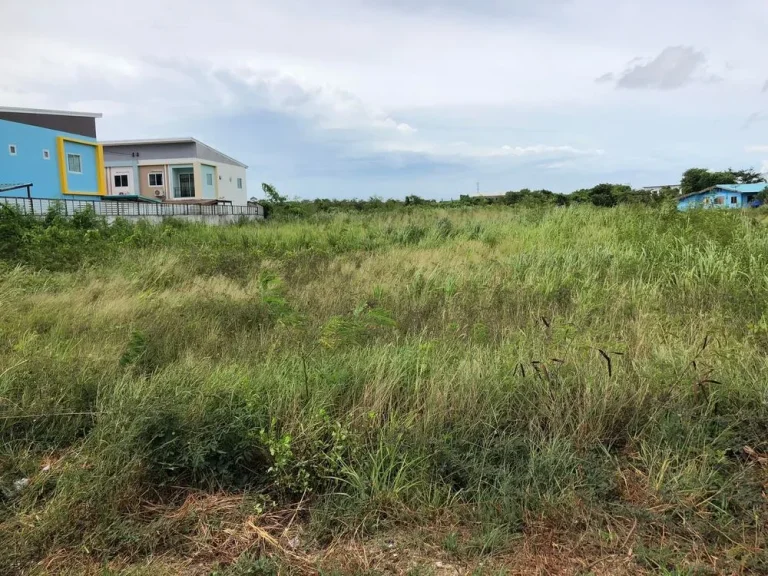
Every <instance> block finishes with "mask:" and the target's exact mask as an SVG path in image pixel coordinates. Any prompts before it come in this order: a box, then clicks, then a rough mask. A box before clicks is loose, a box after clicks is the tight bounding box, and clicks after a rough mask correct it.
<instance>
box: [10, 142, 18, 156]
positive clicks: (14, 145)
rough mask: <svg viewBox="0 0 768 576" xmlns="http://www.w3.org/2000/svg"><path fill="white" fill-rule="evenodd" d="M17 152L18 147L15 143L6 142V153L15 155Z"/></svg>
mask: <svg viewBox="0 0 768 576" xmlns="http://www.w3.org/2000/svg"><path fill="white" fill-rule="evenodd" d="M18 153H19V148H18V146H16V144H8V154H9V155H10V156H17V155H18Z"/></svg>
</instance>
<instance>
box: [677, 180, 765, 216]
mask: <svg viewBox="0 0 768 576" xmlns="http://www.w3.org/2000/svg"><path fill="white" fill-rule="evenodd" d="M766 187H768V184H766V183H765V182H762V183H759V184H720V185H718V186H713V187H711V188H707V189H705V190H701V191H699V192H693V193H691V194H686V195H684V196H680V198H678V199H677V209H678V210H682V211H685V210H690V209H692V208H747V207H749V206H750V205H752V203H753V202H755V201H759V200H758V195H759V194H760V193H761V192H763V191H764V190H765V189H766Z"/></svg>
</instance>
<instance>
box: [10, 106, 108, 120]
mask: <svg viewBox="0 0 768 576" xmlns="http://www.w3.org/2000/svg"><path fill="white" fill-rule="evenodd" d="M0 112H10V113H13V114H48V115H50V116H80V117H83V118H101V114H100V113H99V112H75V111H73V110H43V109H42V108H12V107H10V106H0Z"/></svg>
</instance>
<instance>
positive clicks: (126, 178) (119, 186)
mask: <svg viewBox="0 0 768 576" xmlns="http://www.w3.org/2000/svg"><path fill="white" fill-rule="evenodd" d="M118 178H120V184H118V183H117V182H116V180H117V179H118ZM123 178H125V185H123ZM112 187H113V188H130V182H129V181H128V174H113V175H112Z"/></svg>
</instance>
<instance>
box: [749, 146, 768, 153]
mask: <svg viewBox="0 0 768 576" xmlns="http://www.w3.org/2000/svg"><path fill="white" fill-rule="evenodd" d="M744 151H745V152H750V153H755V154H768V145H761V146H746V147H745V148H744Z"/></svg>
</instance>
